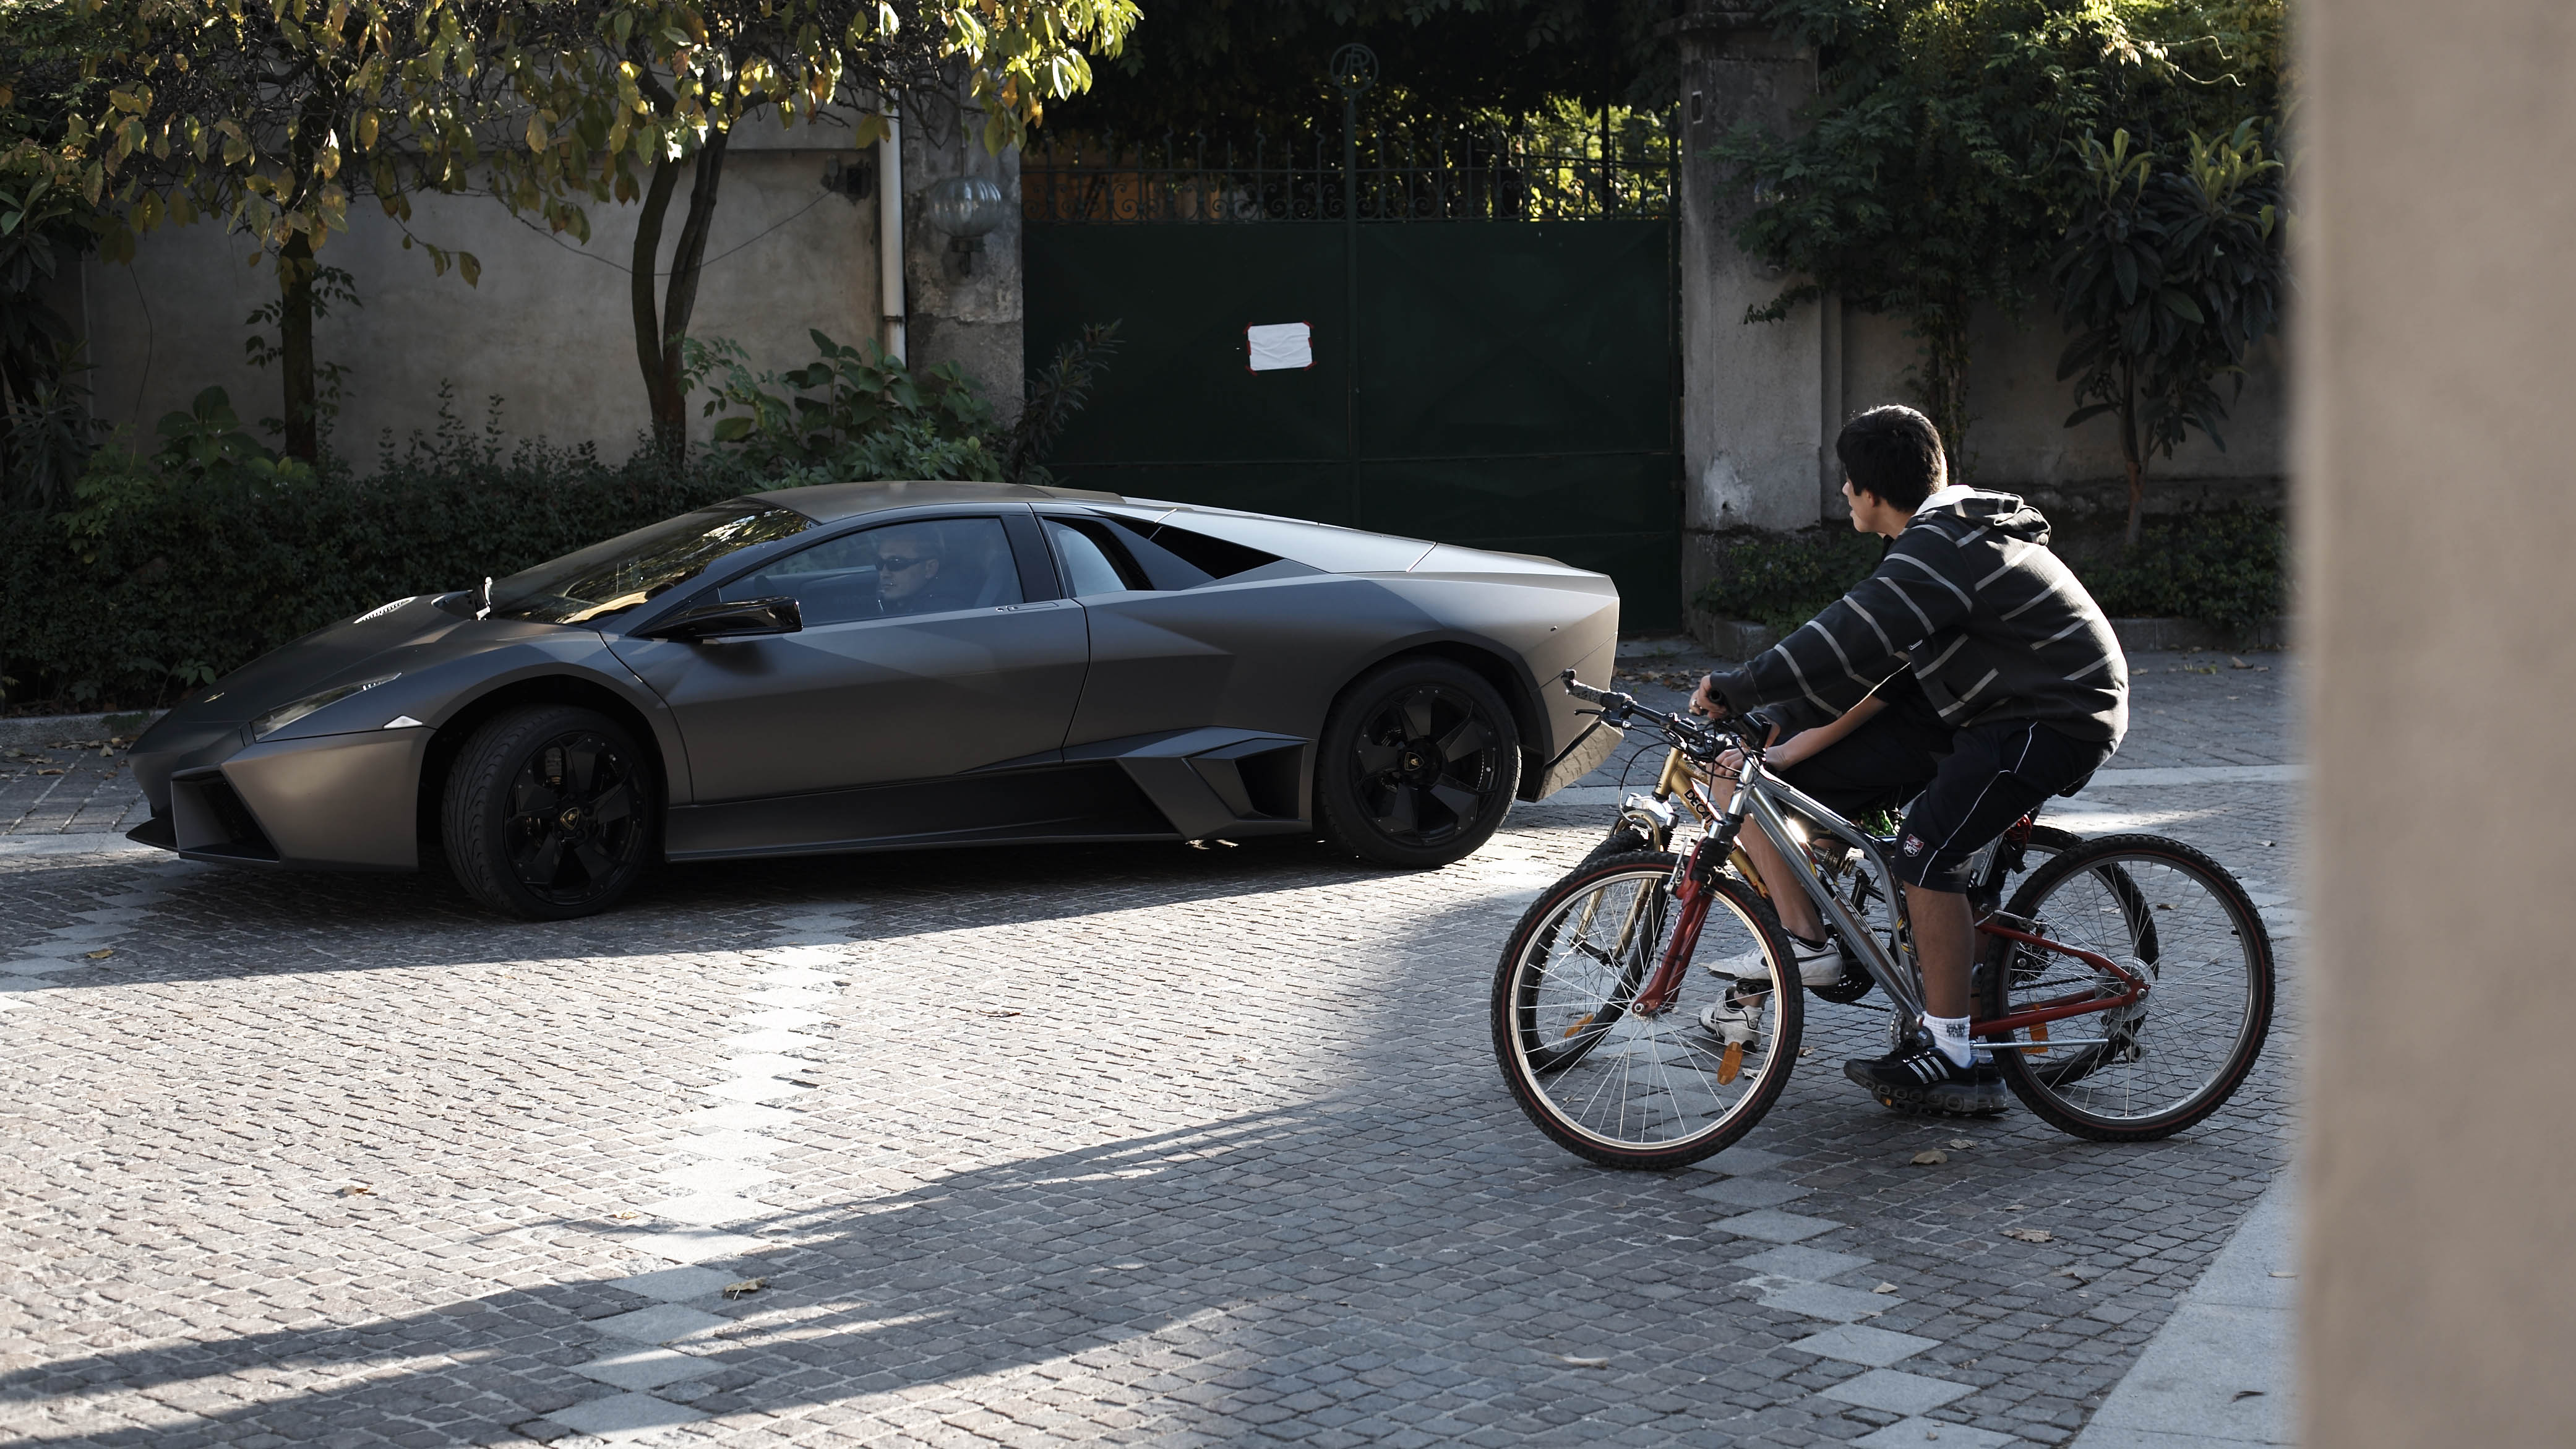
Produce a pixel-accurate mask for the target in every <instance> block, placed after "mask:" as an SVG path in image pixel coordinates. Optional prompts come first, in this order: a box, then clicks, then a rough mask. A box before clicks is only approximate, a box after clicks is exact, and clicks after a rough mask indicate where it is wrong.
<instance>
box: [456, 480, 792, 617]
mask: <svg viewBox="0 0 2576 1449" xmlns="http://www.w3.org/2000/svg"><path fill="white" fill-rule="evenodd" d="M812 526H813V522H812V520H810V519H808V518H807V517H806V516H805V515H804V514H801V513H798V512H796V511H795V510H793V509H788V508H779V507H776V506H774V505H771V504H766V503H753V502H750V501H748V500H745V499H736V500H734V501H733V502H731V503H718V504H716V505H714V506H712V507H708V508H701V509H699V510H697V511H696V512H694V513H683V514H681V515H680V516H679V517H677V518H670V519H665V520H663V521H662V522H660V523H656V524H653V525H650V526H649V527H645V528H639V529H637V530H635V531H634V532H633V533H626V534H620V535H618V536H617V537H615V538H612V539H610V540H608V541H607V542H606V543H594V544H592V545H591V546H590V547H588V548H585V549H582V550H580V551H579V552H577V553H568V554H565V555H564V556H563V557H562V558H559V559H556V560H554V561H553V562H551V563H541V564H539V565H537V566H536V567H535V568H532V569H526V570H523V571H521V572H519V573H515V574H512V575H510V576H509V577H508V578H506V579H503V580H501V581H500V582H499V583H496V584H494V585H493V586H492V616H493V617H494V618H496V619H526V620H529V621H531V622H534V623H539V624H594V623H597V622H599V621H600V620H602V619H605V618H608V617H609V616H611V615H613V614H618V613H622V612H624V611H625V610H628V609H631V608H634V607H635V606H636V605H638V604H641V603H644V602H645V601H647V600H649V599H652V598H654V597H656V596H657V595H660V594H662V593H664V592H665V591H667V590H670V589H674V588H677V587H678V586H680V585H681V584H685V583H687V582H688V581H690V580H691V579H694V578H696V577H697V576H698V575H700V574H702V573H705V572H706V571H707V568H708V566H709V565H711V564H713V563H715V561H716V560H718V559H720V558H723V557H724V556H725V555H727V554H729V553H734V552H736V551H738V550H741V549H746V548H750V547H753V546H754V545H756V544H763V543H770V542H774V541H776V540H778V539H782V538H787V537H790V536H792V535H794V534H799V533H802V532H804V531H805V530H806V529H808V528H810V527H812Z"/></svg>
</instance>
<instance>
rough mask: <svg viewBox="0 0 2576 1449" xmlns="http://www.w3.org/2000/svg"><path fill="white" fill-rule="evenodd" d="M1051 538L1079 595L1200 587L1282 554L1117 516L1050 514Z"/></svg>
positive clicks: (1077, 596) (1260, 564)
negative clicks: (1145, 525) (1142, 526)
mask: <svg viewBox="0 0 2576 1449" xmlns="http://www.w3.org/2000/svg"><path fill="white" fill-rule="evenodd" d="M1047 537H1048V538H1049V539H1051V540H1053V541H1054V543H1055V547H1056V553H1057V556H1058V557H1059V558H1061V559H1062V560H1063V561H1064V567H1065V571H1066V576H1067V577H1066V582H1067V585H1068V587H1069V589H1070V591H1071V593H1072V594H1073V596H1074V597H1076V598H1080V597H1082V596H1083V595H1085V594H1107V593H1119V592H1122V591H1127V590H1155V591H1161V592H1178V591H1180V590H1183V589H1195V588H1197V587H1199V586H1200V585H1201V584H1211V583H1214V582H1216V581H1217V580H1219V579H1222V578H1229V577H1232V576H1234V575H1236V574H1240V573H1245V572H1249V571H1250V570H1252V569H1256V568H1260V567H1261V566H1263V565H1265V564H1274V563H1277V562H1279V560H1278V558H1277V556H1275V555H1272V554H1266V553H1263V552H1262V551H1261V550H1259V549H1255V548H1246V547H1244V546H1243V545H1241V544H1233V543H1226V542H1223V541H1221V540H1218V539H1213V538H1209V537H1207V536H1206V535H1204V534H1195V533H1189V532H1186V531H1184V530H1182V529H1177V528H1167V527H1161V526H1155V527H1152V528H1151V529H1149V530H1143V531H1140V530H1139V529H1137V528H1135V527H1133V526H1131V525H1129V524H1128V523H1126V522H1124V521H1122V520H1119V519H1114V518H1098V517H1080V518H1050V519H1048V520H1047ZM1077 569H1079V570H1081V571H1083V572H1081V573H1077V572H1076V571H1077ZM1112 579H1114V580H1116V582H1110V580H1112Z"/></svg>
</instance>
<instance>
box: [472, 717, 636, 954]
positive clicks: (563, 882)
mask: <svg viewBox="0 0 2576 1449" xmlns="http://www.w3.org/2000/svg"><path fill="white" fill-rule="evenodd" d="M653 781H654V777H653V770H652V766H651V764H650V763H649V762H648V761H647V759H646V758H645V755H644V752H643V750H642V749H641V748H640V747H638V746H637V744H636V742H635V740H634V737H633V736H632V735H630V734H628V733H627V731H626V729H625V728H624V727H623V726H621V725H619V724H618V723H617V722H616V721H615V720H612V719H610V718H609V717H608V716H606V715H604V714H600V713H599V712H597V711H595V710H587V709H579V708H576V707H573V706H570V705H527V706H523V707H521V708H518V709H513V710H509V711H506V712H504V713H502V714H500V715H497V716H495V717H493V718H492V719H491V720H489V721H486V722H485V723H484V725H483V726H482V728H480V729H478V730H476V731H475V732H474V735H473V737H472V738H471V739H469V740H467V741H466V743H465V748H464V750H463V751H462V752H461V753H459V754H458V756H457V757H456V764H455V768H454V769H453V770H452V771H451V772H450V773H449V774H448V777H447V789H446V795H445V800H444V808H443V809H442V810H441V812H440V815H441V820H440V825H441V831H440V833H441V836H442V837H443V841H444V844H445V845H446V847H447V860H448V864H449V866H450V868H451V869H453V870H454V871H455V872H456V879H457V881H458V882H459V883H461V884H462V885H463V886H464V887H465V889H466V890H467V891H468V892H469V893H471V894H472V895H473V896H474V898H475V899H476V900H479V901H481V902H482V903H483V904H485V905H487V906H490V907H491V908H493V909H494V910H497V911H503V912H506V913H508V914H510V915H514V916H519V917H522V918H524V919H527V920H532V921H560V920H568V919H570V918H572V917H574V916H587V915H592V914H595V913H596V912H599V911H604V910H606V909H608V908H609V907H610V906H612V905H615V904H616V903H617V901H618V899H619V898H620V897H622V896H624V895H625V894H626V892H627V891H629V890H630V889H632V888H633V887H634V885H635V882H636V880H637V879H638V878H639V877H641V876H642V875H643V873H644V870H645V867H646V866H648V865H649V864H651V862H652V859H653V856H654V846H655V840H656V827H657V825H658V823H659V821H660V819H661V810H660V800H659V799H658V797H657V795H656V793H655V791H654V788H653Z"/></svg>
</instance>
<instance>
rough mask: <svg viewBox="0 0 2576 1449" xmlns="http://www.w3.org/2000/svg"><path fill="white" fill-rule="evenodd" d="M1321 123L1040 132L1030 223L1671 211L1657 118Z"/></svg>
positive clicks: (1026, 204)
mask: <svg viewBox="0 0 2576 1449" xmlns="http://www.w3.org/2000/svg"><path fill="white" fill-rule="evenodd" d="M1350 141H1351V144H1350V145H1349V146H1348V148H1347V149H1348V153H1349V154H1350V156H1351V158H1352V160H1353V162H1354V163H1355V164H1353V165H1350V166H1348V167H1346V166H1345V164H1344V158H1345V151H1346V148H1345V138H1344V136H1343V134H1342V128H1341V126H1339V125H1338V124H1333V123H1330V122H1327V123H1323V124H1318V125H1315V126H1311V127H1307V128H1303V129H1301V130H1300V131H1298V132H1297V133H1295V134H1293V135H1289V136H1281V137H1271V136H1267V135H1264V134H1262V133H1259V132H1255V133H1254V134H1253V135H1252V136H1251V137H1250V138H1248V139H1246V140H1243V141H1240V142H1238V141H1233V140H1227V139H1221V138H1212V137H1209V136H1207V135H1205V134H1192V135H1190V136H1186V137H1183V136H1179V135H1174V134H1166V135H1164V136H1162V137H1159V138H1156V139H1154V140H1150V141H1137V140H1134V139H1130V138H1125V137H1119V136H1114V135H1113V136H1067V137H1057V138H1050V139H1049V140H1047V141H1046V142H1045V143H1044V144H1043V145H1042V146H1040V147H1038V148H1037V149H1034V150H1032V151H1029V152H1027V153H1025V154H1024V155H1023V156H1022V158H1021V161H1020V199H1021V208H1022V214H1023V215H1024V216H1025V217H1026V219H1028V220H1030V221H1040V222H1073V223H1094V224H1104V225H1134V224H1146V225H1166V224H1182V225H1189V224H1200V225H1260V224H1267V223H1278V222H1345V221H1349V220H1351V219H1352V218H1353V217H1354V215H1356V218H1357V219H1358V220H1360V221H1364V222H1419V221H1577V220H1596V219H1602V218H1622V219H1646V218H1661V217H1668V216H1670V215H1672V207H1673V176H1674V168H1673V161H1674V140H1673V133H1672V129H1671V127H1670V125H1669V124H1668V123H1667V122H1661V121H1658V122H1651V123H1642V124H1632V125H1629V126H1626V127H1615V128H1610V129H1608V130H1607V131H1606V132H1605V131H1600V130H1595V131H1589V132H1582V133H1577V132H1571V131H1565V130H1557V131H1551V132H1540V131H1535V130H1532V129H1529V128H1521V129H1517V130H1508V129H1498V128H1477V127H1466V126H1446V127H1405V128H1370V129H1368V130H1366V131H1364V132H1361V133H1360V134H1359V135H1357V136H1355V137H1352V138H1350Z"/></svg>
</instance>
